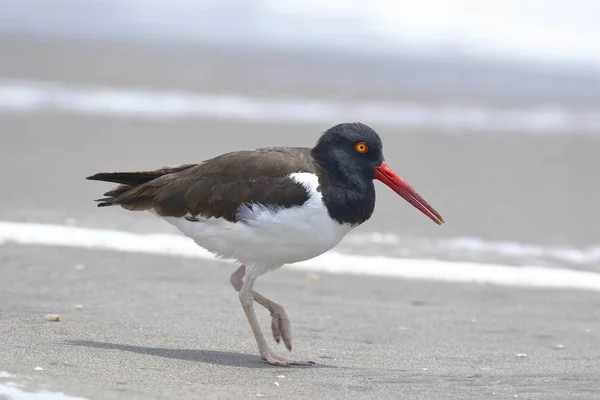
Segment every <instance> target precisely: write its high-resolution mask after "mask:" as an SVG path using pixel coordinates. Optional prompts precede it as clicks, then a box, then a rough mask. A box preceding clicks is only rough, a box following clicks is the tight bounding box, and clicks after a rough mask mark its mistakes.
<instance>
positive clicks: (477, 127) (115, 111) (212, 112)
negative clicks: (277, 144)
mask: <svg viewBox="0 0 600 400" xmlns="http://www.w3.org/2000/svg"><path fill="white" fill-rule="evenodd" d="M42 111H59V112H70V113H81V114H92V115H106V116H115V117H135V118H145V119H185V118H200V119H202V118H205V119H225V120H243V121H249V122H251V121H259V122H288V123H323V124H332V123H338V122H340V121H357V120H358V121H362V122H365V123H373V122H376V123H377V124H378V125H388V126H394V127H406V128H421V129H428V128H432V129H437V130H440V131H442V132H447V133H452V134H462V133H469V132H471V133H482V132H496V133H505V132H512V133H527V134H533V135H557V134H565V135H569V134H580V135H581V134H583V135H594V136H595V135H598V134H600V110H598V109H595V108H587V109H581V108H577V109H570V108H568V107H566V106H552V105H544V104H540V105H539V106H531V107H519V108H509V107H505V108H500V107H491V106H481V105H475V104H452V103H450V104H440V105H436V104H426V103H416V102H397V103H386V102H360V101H355V102H350V101H333V100H319V99H312V98H300V97H277V98H276V97H254V96H248V95H243V94H213V93H195V92H182V91H158V90H145V89H133V88H115V87H100V86H96V87H94V86H78V85H72V84H66V83H58V82H41V81H27V80H0V112H13V113H14V112H18V113H32V112H42Z"/></svg>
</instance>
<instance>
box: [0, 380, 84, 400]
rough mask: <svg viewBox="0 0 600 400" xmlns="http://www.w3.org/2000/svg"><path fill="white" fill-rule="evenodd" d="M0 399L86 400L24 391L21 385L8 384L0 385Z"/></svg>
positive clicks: (42, 392)
mask: <svg viewBox="0 0 600 400" xmlns="http://www.w3.org/2000/svg"><path fill="white" fill-rule="evenodd" d="M0 397H3V398H6V399H8V400H86V399H84V398H83V397H75V396H68V395H66V394H64V393H62V392H51V391H48V390H41V391H34V392H30V391H26V390H23V389H22V385H19V384H16V383H13V382H8V383H0Z"/></svg>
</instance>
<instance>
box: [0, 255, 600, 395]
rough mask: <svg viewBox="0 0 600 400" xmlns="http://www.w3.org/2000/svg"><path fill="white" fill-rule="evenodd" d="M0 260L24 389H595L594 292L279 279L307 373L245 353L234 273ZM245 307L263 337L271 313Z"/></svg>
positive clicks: (208, 265) (124, 258) (1, 327)
mask: <svg viewBox="0 0 600 400" xmlns="http://www.w3.org/2000/svg"><path fill="white" fill-rule="evenodd" d="M0 249H1V253H0V254H1V255H0V257H1V258H0V262H1V264H2V278H3V279H2V280H3V281H4V282H10V283H9V284H8V285H2V287H1V288H0V304H1V305H2V306H1V307H0V336H1V337H2V341H0V354H2V361H1V362H0V366H1V368H2V369H4V370H8V371H9V372H11V373H13V374H17V375H19V376H28V377H32V379H31V380H27V381H26V384H27V385H28V386H29V387H34V386H36V385H43V386H45V385H48V387H50V388H52V389H55V390H61V391H65V392H66V393H67V394H71V395H79V396H84V397H87V398H89V399H122V398H128V399H181V398H231V399H233V398H256V396H257V395H258V394H261V395H264V396H265V398H293V399H301V398H314V397H323V398H332V399H347V398H365V399H366V398H412V399H416V398H423V399H444V398H461V399H465V398H477V399H481V398H505V399H508V398H514V396H515V395H517V396H518V397H519V398H523V399H565V398H569V399H594V398H597V393H598V391H599V390H600V381H599V380H598V376H600V367H599V366H600V348H599V347H598V346H597V344H598V343H599V341H600V322H599V321H600V299H599V298H598V296H597V294H596V293H588V292H570V291H544V290H518V289H510V288H499V287H494V286H480V285H457V284H444V283H430V282H429V283H426V282H418V281H404V280H395V279H378V278H367V277H348V276H331V275H326V274H322V275H320V276H321V280H320V281H318V282H311V281H309V279H308V277H307V275H306V274H303V273H297V272H291V271H286V270H285V269H284V270H281V271H278V272H275V273H272V274H268V275H266V276H265V277H263V278H261V279H260V280H259V283H258V286H257V289H258V290H259V291H261V292H263V293H264V294H265V295H267V296H268V297H270V298H272V299H274V300H276V301H278V302H280V303H281V304H283V305H284V306H286V307H287V311H288V314H289V315H290V318H291V320H292V329H293V334H294V337H293V345H294V350H293V353H292V354H293V355H294V356H296V357H304V358H307V359H311V360H313V361H315V362H316V363H317V364H316V365H315V366H314V367H310V368H278V367H272V366H269V365H266V364H264V363H262V362H261V360H260V358H259V357H258V355H257V354H256V348H255V347H256V346H255V343H254V340H253V338H252V334H251V332H250V329H249V327H248V326H247V322H246V321H245V318H244V315H243V312H242V310H241V307H240V305H239V302H238V299H237V296H236V294H235V292H234V291H233V289H232V288H231V287H230V286H229V282H228V276H229V274H230V273H231V272H232V271H233V269H234V266H233V265H230V264H227V263H221V262H198V261H189V260H183V259H178V258H168V257H148V256H142V255H132V254H127V255H126V254H122V253H112V252H101V251H85V250H74V249H58V248H38V247H21V246H11V245H5V246H3V247H1V248H0ZM76 265H80V267H79V269H77V268H76ZM366 267H367V266H366ZM75 305H82V306H83V308H81V309H75V308H74V306H75ZM257 312H258V315H259V319H260V320H261V322H262V325H263V329H264V331H265V332H266V333H267V334H268V333H269V331H268V329H269V324H270V321H269V318H268V315H267V313H266V312H265V311H264V310H262V309H257ZM47 313H58V314H60V316H61V321H60V322H46V321H45V320H44V315H45V314H47ZM268 340H269V342H270V343H271V344H272V345H273V346H274V348H276V349H277V350H278V351H279V352H280V353H282V354H284V353H286V352H287V350H285V349H284V348H283V346H277V345H276V344H275V343H274V341H273V340H272V339H271V338H270V337H268ZM517 354H520V356H518V355H517ZM523 354H526V356H523ZM36 367H41V368H43V371H35V370H34V369H35V368H36ZM280 375H285V378H278V376H280ZM274 382H278V383H279V386H275V384H274Z"/></svg>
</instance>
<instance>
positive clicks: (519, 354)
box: [517, 353, 527, 357]
mask: <svg viewBox="0 0 600 400" xmlns="http://www.w3.org/2000/svg"><path fill="white" fill-rule="evenodd" d="M517 357H527V354H525V353H517Z"/></svg>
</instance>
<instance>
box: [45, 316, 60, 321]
mask: <svg viewBox="0 0 600 400" xmlns="http://www.w3.org/2000/svg"><path fill="white" fill-rule="evenodd" d="M45 319H46V321H51V322H58V321H60V315H58V314H46V317H45Z"/></svg>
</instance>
